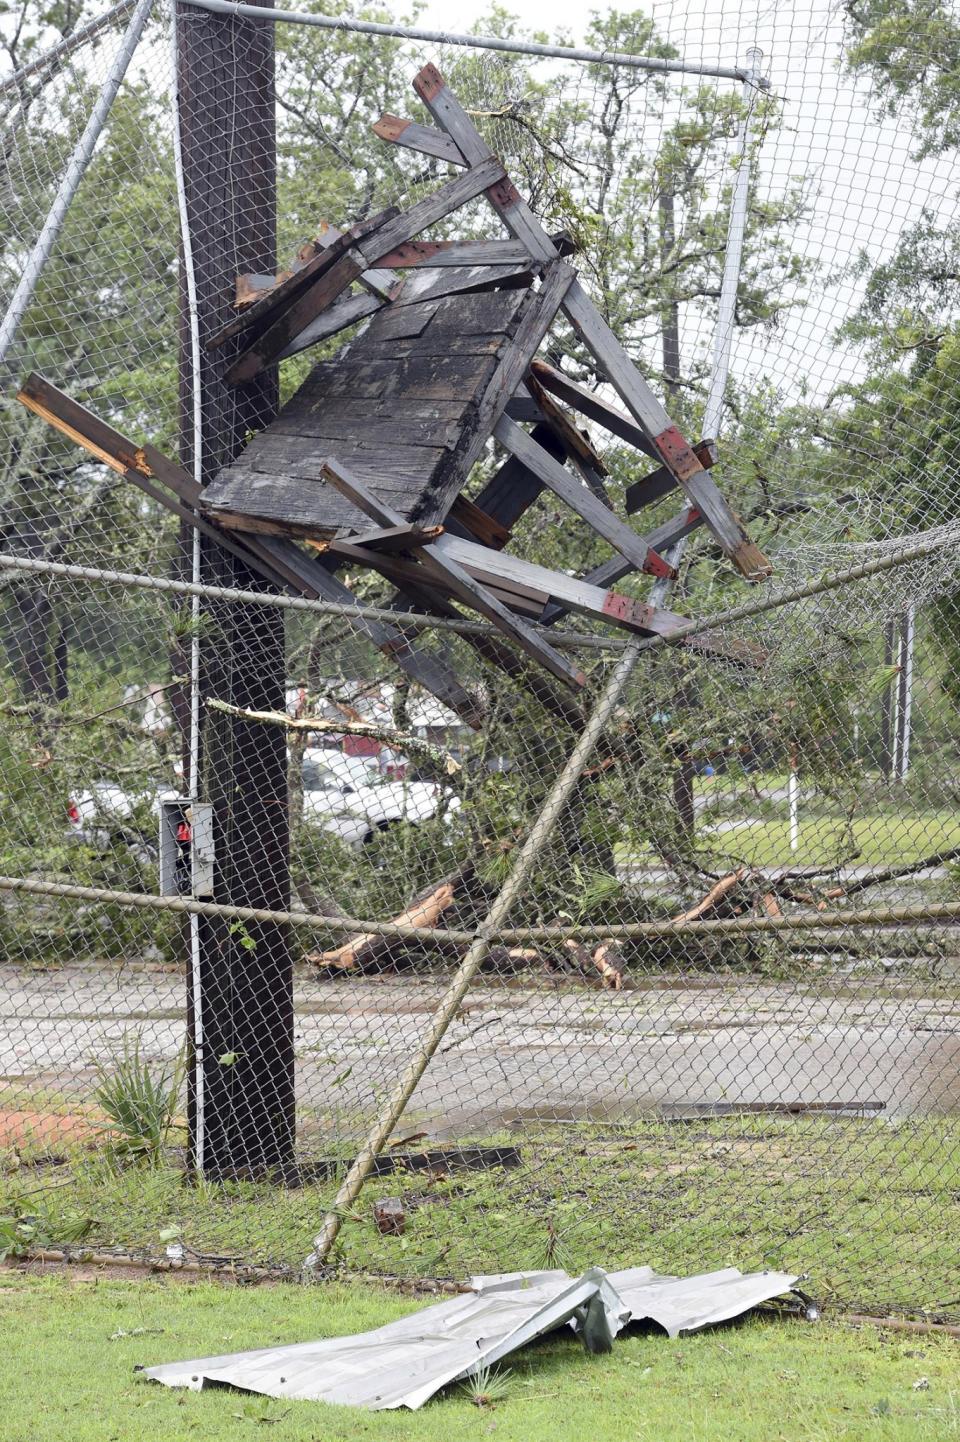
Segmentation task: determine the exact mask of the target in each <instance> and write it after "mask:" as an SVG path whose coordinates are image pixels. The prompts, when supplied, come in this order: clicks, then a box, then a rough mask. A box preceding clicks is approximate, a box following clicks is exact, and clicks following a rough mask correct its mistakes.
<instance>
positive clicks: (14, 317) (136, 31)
mask: <svg viewBox="0 0 960 1442" xmlns="http://www.w3.org/2000/svg"><path fill="white" fill-rule="evenodd" d="M152 9H153V0H140V4H139V5H138V6H137V8H136V10H135V11H134V13H133V15H132V17H131V19H130V24H129V25H128V26H127V29H126V32H125V34H124V37H123V42H122V44H121V46H120V49H119V50H118V51H117V53H116V55H115V56H114V57H113V64H112V65H111V66H110V70H109V73H108V74H107V78H106V80H105V81H104V82H103V87H102V89H101V91H100V94H99V95H98V96H97V99H96V103H95V104H94V107H93V109H92V110H91V112H90V117H89V119H88V120H87V123H86V126H85V127H84V131H83V134H82V135H81V137H80V139H79V140H78V141H77V144H76V146H75V147H74V151H73V154H72V155H71V157H70V160H69V161H68V163H67V168H66V170H65V171H64V175H63V179H62V180H61V182H60V185H59V187H58V189H57V193H56V195H55V196H54V197H53V204H52V205H51V206H50V209H49V211H48V212H47V218H46V220H45V221H44V223H43V229H42V230H41V232H40V234H39V236H38V237H37V241H36V244H35V245H34V247H33V250H32V251H31V252H30V255H29V256H28V258H27V263H26V265H25V266H24V268H23V274H22V275H21V277H20V280H19V283H18V285H17V288H16V290H15V291H14V293H13V296H12V298H11V301H10V304H9V305H8V307H7V312H6V315H5V316H4V317H3V322H2V324H0V363H2V362H3V361H5V360H6V358H7V353H8V351H9V350H10V347H11V345H12V344H13V341H14V338H15V336H16V334H17V331H18V330H19V329H20V322H21V321H22V320H23V317H24V315H25V313H26V309H27V306H28V305H29V304H30V298H31V296H32V295H33V292H34V291H35V290H36V287H37V281H38V280H39V279H40V276H41V274H42V273H43V268H44V266H45V265H46V263H47V261H48V260H49V258H50V253H51V251H52V250H53V247H54V246H55V245H56V242H57V236H58V235H59V234H60V230H61V227H62V225H63V222H64V220H65V219H66V216H67V211H68V210H69V209H70V206H71V204H72V202H73V197H74V196H75V195H76V193H77V187H78V186H79V184H80V182H81V180H82V179H83V177H84V174H85V172H86V169H87V166H88V165H89V164H90V161H91V159H92V158H93V152H94V150H95V149H96V145H97V141H98V140H99V139H100V132H101V131H102V130H103V127H104V125H105V124H106V121H107V116H108V115H109V114H110V109H111V106H112V105H113V102H114V100H115V99H116V96H117V91H118V90H119V89H120V85H121V83H122V81H123V77H124V75H126V73H127V66H128V65H129V64H130V61H131V59H132V57H133V52H134V51H135V50H136V48H137V45H138V44H139V41H140V36H141V35H142V34H143V27H144V26H145V25H146V23H147V20H148V19H149V17H150V11H151V10H152Z"/></svg>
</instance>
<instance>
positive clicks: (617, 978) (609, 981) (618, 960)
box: [592, 941, 624, 991]
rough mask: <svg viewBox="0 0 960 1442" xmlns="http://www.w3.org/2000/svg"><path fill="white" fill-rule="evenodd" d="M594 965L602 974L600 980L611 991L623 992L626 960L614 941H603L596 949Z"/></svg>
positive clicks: (594, 951)
mask: <svg viewBox="0 0 960 1442" xmlns="http://www.w3.org/2000/svg"><path fill="white" fill-rule="evenodd" d="M592 960H593V964H594V966H595V967H596V968H597V971H599V973H600V980H601V982H602V983H603V985H604V986H605V987H606V988H607V990H609V991H622V990H623V973H624V960H623V954H622V952H621V951H620V949H619V947H616V946H614V944H613V942H612V941H601V943H600V945H599V946H597V947H594V950H593V958H592Z"/></svg>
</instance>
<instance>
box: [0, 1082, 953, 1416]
mask: <svg viewBox="0 0 960 1442" xmlns="http://www.w3.org/2000/svg"><path fill="white" fill-rule="evenodd" d="M614 1081H615V1078H613V1077H612V1078H611V1084H613V1082H614ZM464 1140H465V1141H466V1140H470V1139H466V1138H465V1139H464ZM473 1140H477V1139H476V1138H474V1139H473ZM483 1140H485V1141H486V1142H488V1143H490V1142H494V1141H508V1142H509V1141H512V1142H515V1143H519V1145H520V1149H521V1162H522V1164H521V1165H520V1166H519V1167H516V1168H513V1169H510V1170H503V1169H500V1168H494V1169H491V1170H487V1171H477V1172H453V1173H451V1174H450V1175H447V1176H441V1177H432V1176H430V1175H429V1174H425V1173H423V1172H412V1171H411V1172H407V1173H402V1172H398V1173H394V1174H393V1175H392V1176H390V1177H384V1178H379V1179H377V1180H374V1181H371V1182H369V1183H368V1184H367V1186H366V1187H365V1188H364V1190H363V1192H362V1194H361V1196H360V1198H359V1200H358V1201H357V1203H356V1204H355V1206H354V1207H353V1208H352V1209H351V1211H350V1213H349V1214H348V1215H347V1216H346V1217H345V1219H344V1225H343V1229H342V1231H341V1234H340V1238H339V1241H338V1244H337V1250H336V1253H335V1257H334V1260H335V1261H336V1263H337V1264H338V1265H339V1266H340V1267H341V1268H342V1269H343V1271H344V1273H346V1274H353V1275H356V1274H358V1273H375V1274H378V1275H385V1276H421V1277H447V1278H454V1279H461V1278H463V1277H466V1276H468V1275H469V1274H470V1273H471V1272H474V1271H487V1272H495V1271H506V1270H512V1269H515V1268H536V1267H542V1266H544V1265H559V1266H563V1267H566V1268H567V1270H568V1271H578V1270H580V1269H582V1268H583V1267H585V1266H589V1265H591V1264H600V1265H603V1266H605V1267H608V1268H614V1267H620V1266H632V1265H638V1264H641V1263H648V1264H650V1265H654V1266H657V1267H658V1268H660V1269H662V1270H665V1271H673V1272H696V1271H703V1270H705V1269H709V1268H713V1267H720V1266H731V1265H733V1266H739V1267H742V1268H744V1269H752V1268H758V1267H763V1266H776V1267H778V1268H782V1269H783V1270H790V1271H794V1272H797V1273H800V1272H803V1273H807V1274H809V1278H810V1280H809V1283H808V1289H809V1290H810V1291H811V1292H812V1293H813V1294H814V1295H815V1296H816V1297H817V1298H818V1299H820V1300H821V1301H826V1302H829V1301H830V1300H831V1299H836V1300H838V1301H840V1302H842V1303H844V1304H845V1305H848V1306H853V1307H856V1308H860V1309H864V1308H900V1309H925V1310H926V1311H928V1312H930V1313H931V1314H934V1315H939V1314H941V1313H943V1314H949V1315H956V1314H957V1313H958V1312H960V1302H958V1296H960V1292H958V1287H957V1262H956V1258H957V1250H956V1247H957V1243H956V1238H957V1236H958V1235H960V1124H957V1123H955V1122H953V1121H952V1120H950V1119H948V1118H935V1119H930V1120H927V1121H917V1122H909V1123H907V1122H904V1123H897V1124H891V1123H890V1122H888V1121H885V1120H883V1119H876V1120H874V1119H869V1118H863V1119H860V1118H828V1117H826V1118H825V1117H817V1116H809V1117H786V1118H785V1117H777V1116H763V1115H760V1116H741V1117H731V1118H728V1119H719V1120H710V1121H703V1122H697V1123H696V1124H695V1125H672V1124H669V1123H660V1122H657V1121H656V1120H654V1119H649V1120H646V1121H641V1122H636V1123H631V1124H629V1125H625V1126H623V1127H619V1128H617V1127H614V1126H612V1125H605V1126H601V1125H599V1124H597V1125H591V1124H589V1123H585V1122H584V1123H579V1124H578V1125H577V1127H576V1128H575V1129H574V1128H556V1127H555V1128H549V1127H544V1128H542V1129H541V1130H539V1131H537V1130H536V1129H534V1128H528V1130H527V1131H526V1132H525V1134H524V1135H523V1136H522V1137H518V1136H517V1135H516V1134H515V1133H503V1134H502V1135H497V1136H494V1137H487V1138H484V1139H483ZM335 1187H336V1182H335V1180H331V1181H329V1182H326V1183H324V1184H322V1185H309V1186H304V1187H301V1188H297V1189H293V1190H289V1189H285V1188H283V1187H282V1186H277V1185H271V1184H268V1183H258V1184H253V1183H226V1184H224V1185H222V1186H217V1185H214V1184H212V1183H206V1184H201V1185H191V1184H188V1183H187V1182H186V1181H185V1180H184V1177H183V1175H182V1173H181V1172H179V1171H177V1170H176V1169H175V1168H174V1167H172V1166H159V1167H155V1168H152V1167H143V1166H134V1167H129V1168H126V1169H121V1170H117V1169H110V1168H109V1167H108V1166H106V1165H105V1164H104V1162H103V1161H99V1160H97V1159H94V1158H90V1157H89V1156H88V1157H86V1158H82V1159H81V1158H78V1159H77V1160H75V1161H74V1163H73V1164H72V1165H69V1166H59V1167H56V1166H54V1167H51V1166H41V1167H38V1168H34V1167H30V1166H22V1167H21V1168H20V1169H19V1171H17V1172H14V1173H12V1174H8V1175H7V1176H5V1177H3V1176H0V1214H4V1213H6V1214H8V1215H15V1214H21V1215H23V1214H26V1215H27V1216H28V1217H29V1216H33V1217H35V1218H37V1221H36V1223H35V1225H36V1229H37V1230H36V1233H35V1235H34V1244H35V1245H36V1244H37V1243H39V1244H40V1245H47V1246H55V1245H56V1244H57V1242H58V1241H63V1240H67V1239H75V1238H76V1234H77V1226H78V1223H81V1224H82V1223H86V1224H87V1231H86V1235H85V1238H84V1245H89V1246H91V1247H119V1248H122V1249H124V1250H130V1251H133V1252H135V1253H146V1254H148V1255H153V1256H156V1255H158V1254H162V1252H163V1244H164V1241H166V1240H169V1237H168V1235H167V1234H168V1233H171V1232H175V1233H176V1234H178V1235H179V1237H180V1239H181V1240H182V1242H183V1243H184V1244H185V1245H186V1246H187V1247H189V1248H191V1249H192V1250H193V1251H195V1252H197V1253H202V1254H208V1255H209V1254H212V1255H215V1256H219V1257H227V1258H229V1257H235V1258H237V1259H238V1260H240V1261H247V1262H273V1263H282V1264H285V1265H287V1266H289V1267H292V1268H298V1267H299V1266H300V1265H301V1264H302V1261H303V1258H304V1257H305V1256H306V1254H307V1252H308V1251H309V1250H310V1246H311V1239H312V1238H313V1236H314V1235H315V1234H316V1232H317V1231H318V1229H319V1225H320V1222H321V1221H322V1218H323V1215H324V1212H325V1210H326V1208H327V1206H328V1205H329V1204H330V1201H331V1198H332V1195H333V1192H334V1190H335ZM389 1195H399V1196H400V1197H402V1199H403V1202H404V1206H405V1210H406V1213H407V1226H406V1232H405V1235H403V1236H402V1237H396V1236H381V1235H380V1233H379V1232H378V1231H377V1228H376V1226H375V1224H374V1220H373V1214H372V1213H373V1203H374V1201H375V1200H376V1199H377V1198H378V1197H382V1196H389ZM0 1220H2V1215H0ZM2 1435H3V1434H2V1433H0V1438H2Z"/></svg>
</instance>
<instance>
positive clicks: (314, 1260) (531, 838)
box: [304, 641, 640, 1267]
mask: <svg viewBox="0 0 960 1442" xmlns="http://www.w3.org/2000/svg"><path fill="white" fill-rule="evenodd" d="M639 655H640V643H639V642H636V641H635V642H632V643H631V645H629V646H628V647H627V649H626V650H625V651H624V653H623V655H622V656H621V657H620V660H619V661H618V662H617V664H616V666H615V667H614V670H613V672H612V674H611V676H610V679H609V681H608V682H607V684H606V686H605V687H604V689H603V692H602V694H601V696H600V699H599V701H598V702H597V704H596V706H595V708H594V710H593V713H592V714H591V716H590V719H589V721H588V722H587V725H586V727H585V728H584V731H583V734H582V735H581V737H580V739H579V741H578V742H577V744H576V746H575V747H574V748H573V750H572V751H571V753H570V756H569V758H568V760H567V764H566V766H564V768H563V770H562V771H561V773H560V775H559V776H558V777H557V779H556V781H555V782H554V784H553V786H552V788H551V790H550V794H549V795H548V797H547V799H546V801H545V802H544V804H543V809H542V810H541V812H540V814H539V816H538V817H537V819H536V821H535V822H534V823H533V826H532V827H531V828H530V832H529V834H528V836H527V839H526V841H525V842H524V843H523V846H522V847H521V848H520V851H519V852H518V854H517V857H516V860H515V861H514V863H513V866H512V867H511V869H510V873H509V875H508V876H507V879H506V881H505V882H504V884H503V887H502V888H501V890H500V893H499V895H498V896H497V898H496V900H495V901H494V903H493V905H492V906H491V908H490V910H489V911H488V912H487V915H486V916H485V917H484V919H483V921H482V922H481V923H480V925H479V926H478V927H477V930H476V934H475V937H474V940H473V941H472V943H471V944H470V947H469V949H468V951H467V954H466V955H465V956H464V958H463V960H462V961H461V963H460V965H459V966H458V968H457V970H456V973H455V974H454V977H453V980H452V981H451V983H450V985H449V986H448V988H447V990H446V992H445V993H444V995H443V997H442V998H441V1001H440V1004H439V1006H438V1007H437V1009H436V1011H435V1012H434V1014H433V1016H432V1018H431V1020H430V1025H429V1027H428V1028H427V1034H426V1036H425V1037H424V1039H423V1043H422V1045H421V1047H420V1050H419V1051H418V1052H417V1055H416V1056H415V1057H414V1058H413V1060H412V1061H411V1062H410V1064H409V1066H408V1067H407V1069H406V1071H405V1072H404V1074H403V1076H402V1077H401V1078H400V1080H399V1082H398V1083H397V1085H396V1087H395V1088H394V1091H393V1093H392V1095H391V1096H390V1098H389V1100H388V1101H387V1104H386V1106H385V1107H384V1108H383V1110H382V1111H381V1113H380V1115H379V1116H378V1117H377V1119H376V1121H375V1122H374V1124H373V1127H372V1128H371V1130H370V1134H369V1136H368V1137H367V1140H366V1142H365V1143H364V1145H363V1146H362V1147H361V1149H360V1151H359V1152H358V1154H357V1157H356V1159H355V1161H354V1163H353V1165H352V1166H351V1168H350V1170H349V1171H348V1172H347V1175H346V1176H345V1177H344V1180H343V1184H342V1185H341V1187H340V1190H339V1191H338V1192H337V1195H336V1196H335V1197H334V1200H333V1206H332V1207H331V1209H330V1211H329V1212H328V1213H327V1215H326V1217H325V1218H324V1222H323V1227H322V1229H321V1231H320V1233H319V1235H318V1236H317V1237H316V1238H315V1239H314V1251H313V1253H311V1255H310V1256H309V1257H308V1258H307V1259H306V1262H305V1264H304V1265H305V1266H307V1267H316V1266H319V1265H320V1263H321V1262H323V1261H325V1260H326V1258H327V1257H328V1256H329V1254H330V1248H331V1247H332V1246H333V1244H334V1242H335V1241H336V1239H337V1235H338V1233H339V1231H340V1225H341V1221H342V1216H343V1211H344V1209H345V1208H346V1207H349V1206H351V1205H352V1203H353V1202H354V1201H355V1200H356V1198H357V1197H358V1195H359V1193H360V1189H361V1187H362V1186H363V1183H364V1181H365V1180H366V1178H367V1176H368V1175H369V1172H370V1169H371V1167H372V1166H373V1164H374V1162H375V1161H376V1159H377V1157H378V1156H379V1155H380V1153H381V1152H382V1150H383V1148H384V1146H385V1145H386V1143H387V1139H388V1138H389V1136H390V1135H391V1133H392V1132H393V1129H394V1127H395V1126H396V1124H397V1122H398V1121H399V1119H400V1117H401V1115H402V1114H403V1111H404V1109H405V1107H406V1105H407V1103H408V1102H409V1100H410V1098H411V1097H412V1096H413V1093H414V1091H415V1090H416V1087H417V1084H418V1082H419V1081H420V1078H421V1077H422V1076H423V1074H424V1072H425V1071H426V1069H427V1067H428V1065H429V1063H430V1059H431V1057H432V1056H433V1054H434V1052H435V1051H436V1049H437V1047H438V1046H439V1045H440V1042H441V1041H442V1040H443V1036H444V1033H445V1032H446V1030H447V1028H448V1026H449V1025H450V1022H451V1021H452V1020H453V1018H454V1016H455V1015H456V1013H457V1011H458V1010H459V1007H460V1003H461V1002H462V1001H463V998H464V996H465V995H466V993H467V990H468V989H469V986H470V983H471V982H472V981H473V978H474V976H475V975H476V972H477V970H478V968H479V967H480V965H481V963H482V962H483V960H484V958H485V957H486V955H487V953H488V951H489V949H490V937H491V934H492V933H493V932H495V931H496V930H497V928H498V927H501V926H502V925H503V923H504V922H505V921H506V919H507V916H508V915H509V913H510V910H511V908H512V906H513V904H514V902H515V901H516V900H517V898H518V897H519V895H520V893H521V891H522V890H523V888H524V886H525V885H526V881H527V877H528V876H529V874H530V872H531V870H532V869H533V867H534V865H535V863H536V862H537V861H538V859H539V857H540V855H541V853H542V851H543V848H544V846H545V845H546V843H547V841H548V840H549V839H550V836H551V834H552V832H553V829H554V827H555V826H556V824H557V822H558V820H559V819H560V816H561V815H562V813H563V811H564V808H565V807H566V805H567V803H568V801H569V800H570V797H571V796H572V794H573V791H574V789H575V787H576V786H577V783H578V782H579V780H580V777H581V773H582V771H583V768H584V766H585V765H586V763H587V761H588V760H589V759H590V757H591V755H592V754H593V750H594V747H595V746H596V744H597V742H598V741H599V739H600V736H601V734H602V732H603V729H604V727H605V726H606V724H607V722H608V721H609V720H610V717H611V715H612V714H613V710H614V707H615V706H616V704H617V702H618V701H619V700H620V697H621V695H622V694H623V689H624V687H625V686H626V684H627V682H628V681H629V679H630V676H631V674H632V672H633V668H634V666H635V665H636V662H637V657H638V656H639Z"/></svg>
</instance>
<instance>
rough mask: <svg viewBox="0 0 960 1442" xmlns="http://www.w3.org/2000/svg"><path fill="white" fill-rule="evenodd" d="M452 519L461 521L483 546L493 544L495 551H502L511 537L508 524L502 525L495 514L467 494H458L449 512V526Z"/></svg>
mask: <svg viewBox="0 0 960 1442" xmlns="http://www.w3.org/2000/svg"><path fill="white" fill-rule="evenodd" d="M450 521H459V522H460V525H461V526H463V527H464V529H465V530H467V531H469V533H470V535H471V536H473V538H474V540H476V541H479V542H480V544H481V545H482V546H492V547H493V549H494V550H495V551H502V550H503V547H504V546H505V545H506V544H507V542H508V541H509V539H510V532H509V530H508V529H507V527H506V526H502V525H501V524H500V522H499V521H498V520H497V518H496V517H495V516H491V515H489V514H488V512H487V511H485V510H483V509H482V507H480V506H478V505H477V504H476V503H475V502H474V501H470V500H468V499H467V497H466V496H457V498H456V500H455V501H454V503H453V505H452V506H451V507H450V510H449V511H448V513H447V526H448V528H449V523H450Z"/></svg>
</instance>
